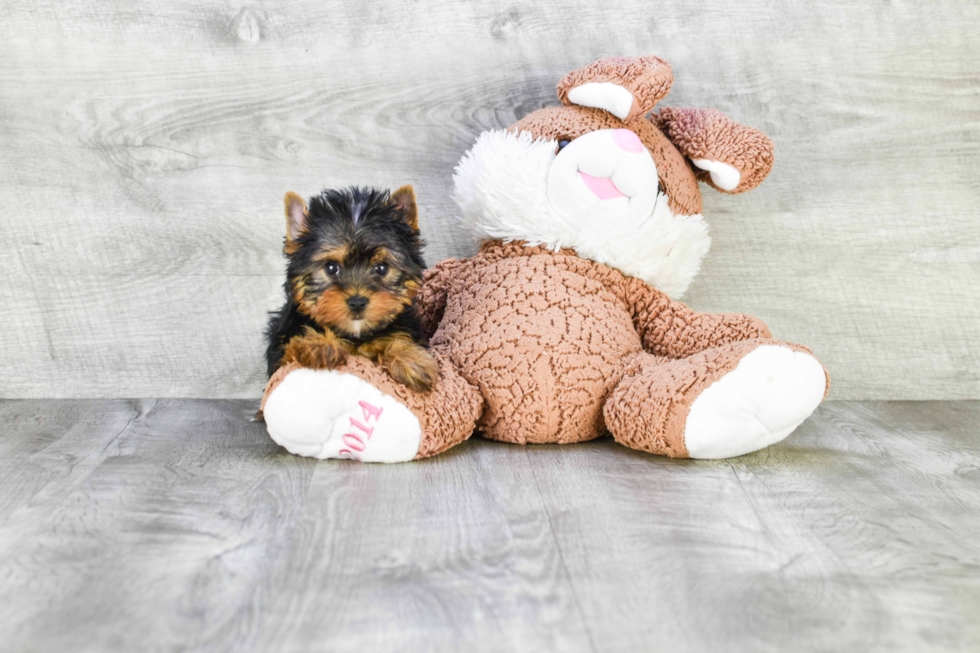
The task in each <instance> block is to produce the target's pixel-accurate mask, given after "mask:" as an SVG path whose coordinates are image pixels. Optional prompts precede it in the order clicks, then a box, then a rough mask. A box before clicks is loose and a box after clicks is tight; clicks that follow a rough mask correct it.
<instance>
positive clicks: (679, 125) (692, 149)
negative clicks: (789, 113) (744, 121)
mask: <svg viewBox="0 0 980 653" xmlns="http://www.w3.org/2000/svg"><path fill="white" fill-rule="evenodd" d="M650 120H651V121H652V122H653V124H654V125H656V126H657V127H658V128H659V129H660V131H662V132H663V133H664V135H665V136H667V138H669V139H670V140H671V141H672V142H673V143H674V145H676V146H677V147H678V149H680V151H681V153H682V154H684V156H686V157H687V158H688V159H690V161H691V163H692V164H693V165H694V167H695V173H696V174H697V176H698V179H699V180H700V181H703V182H705V183H707V184H708V185H709V186H711V187H712V188H714V189H716V190H719V191H721V192H723V193H731V194H733V195H734V194H737V193H744V192H745V191H747V190H752V189H753V188H755V187H756V186H758V185H759V184H761V183H762V180H763V179H765V178H766V175H768V174H769V171H770V170H772V164H773V144H772V140H771V139H770V138H769V137H768V136H766V135H765V134H764V133H762V132H761V131H759V130H758V129H754V128H752V127H747V126H745V125H740V124H738V123H737V122H735V121H734V120H732V119H731V118H729V117H728V116H726V115H725V114H723V113H722V112H721V111H718V110H717V109H672V108H670V107H663V108H661V109H660V113H659V114H656V113H655V114H652V115H651V116H650Z"/></svg>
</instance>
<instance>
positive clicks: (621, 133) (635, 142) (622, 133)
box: [613, 129, 643, 152]
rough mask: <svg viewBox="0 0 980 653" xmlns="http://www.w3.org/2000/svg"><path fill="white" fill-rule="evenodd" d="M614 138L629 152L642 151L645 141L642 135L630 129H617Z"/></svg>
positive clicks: (617, 143)
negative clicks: (641, 138)
mask: <svg viewBox="0 0 980 653" xmlns="http://www.w3.org/2000/svg"><path fill="white" fill-rule="evenodd" d="M613 140H614V141H616V145H618V146H620V147H621V148H623V149H624V150H626V151H627V152H642V151H643V143H641V142H640V137H639V136H637V135H636V134H634V133H633V132H631V131H630V130H628V129H617V130H615V131H614V132H613Z"/></svg>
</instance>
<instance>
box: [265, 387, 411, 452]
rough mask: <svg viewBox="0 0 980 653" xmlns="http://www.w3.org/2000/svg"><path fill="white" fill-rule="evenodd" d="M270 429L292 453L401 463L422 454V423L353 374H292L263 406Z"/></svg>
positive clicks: (402, 406)
mask: <svg viewBox="0 0 980 653" xmlns="http://www.w3.org/2000/svg"><path fill="white" fill-rule="evenodd" d="M263 414H264V415H265V423H266V428H267V429H268V431H269V435H270V436H272V439H273V440H275V441H276V443H277V444H279V445H281V446H282V447H285V448H286V449H287V450H288V451H289V452H290V453H294V454H298V455H300V456H310V457H313V458H320V459H325V458H349V459H352V460H360V461H362V462H366V463H400V462H405V461H407V460H412V459H413V458H415V455H416V454H417V453H418V451H419V441H420V439H421V436H422V429H421V427H420V426H419V420H418V419H417V418H416V417H415V415H414V414H413V413H412V411H410V410H409V409H408V408H406V407H405V406H404V405H403V404H402V403H401V402H399V401H398V400H397V399H395V398H394V397H392V396H390V395H386V394H384V393H382V392H381V391H380V390H378V389H377V388H375V387H374V386H373V385H371V384H370V383H368V382H367V381H364V380H362V379H360V378H358V377H356V376H354V375H352V374H345V373H343V372H335V371H331V370H310V369H300V370H296V371H295V372H290V373H289V375H288V376H287V377H286V378H285V379H283V381H282V383H280V384H279V385H278V386H277V387H276V389H275V390H273V391H272V394H271V395H269V398H268V400H267V401H266V402H265V410H264V411H263Z"/></svg>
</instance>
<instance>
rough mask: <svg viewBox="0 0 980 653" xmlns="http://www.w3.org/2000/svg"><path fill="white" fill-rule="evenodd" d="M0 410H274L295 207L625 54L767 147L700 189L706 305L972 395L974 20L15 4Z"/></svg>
mask: <svg viewBox="0 0 980 653" xmlns="http://www.w3.org/2000/svg"><path fill="white" fill-rule="evenodd" d="M0 11H2V14H3V16H4V18H3V21H0V227H2V229H3V233H4V237H3V239H2V240H0V309H2V310H0V360H2V362H3V365H4V373H3V374H2V375H0V396H7V397H18V396H21V397H30V396H34V397H37V396H62V397H102V396H171V397H173V396H203V397H254V396H257V394H258V393H259V392H260V390H261V386H262V384H263V380H264V379H263V372H262V369H263V368H262V363H261V349H262V346H261V329H262V326H263V321H264V317H265V312H266V311H267V310H269V309H272V308H275V307H276V306H277V305H278V303H279V298H280V290H279V285H280V283H281V276H282V273H283V262H282V259H281V257H280V254H279V250H280V246H281V238H282V229H283V224H282V218H281V198H282V196H283V193H284V192H285V191H286V190H295V191H298V192H301V193H303V194H304V195H310V194H312V193H314V192H316V191H317V190H319V189H320V188H322V187H324V186H339V185H345V184H351V183H358V184H373V185H379V186H392V187H394V186H397V185H401V184H403V183H406V182H410V183H413V184H415V186H416V189H417V190H418V195H419V202H420V208H421V211H422V215H421V224H422V228H423V232H424V234H425V236H426V238H427V239H428V240H429V242H430V247H429V250H428V255H427V258H428V260H429V261H430V262H434V261H437V260H440V259H442V258H445V257H447V256H451V255H456V256H459V255H467V254H469V253H472V252H473V250H474V246H473V244H472V243H471V242H469V240H468V237H467V236H466V235H465V234H464V232H463V230H461V229H459V228H458V227H457V226H456V225H455V223H454V221H453V216H454V215H455V207H454V205H453V203H452V201H451V200H450V197H449V193H450V188H451V173H452V169H453V166H454V165H455V163H456V162H457V161H458V159H459V158H460V156H461V155H462V154H463V152H465V151H466V149H467V148H468V147H469V146H470V144H471V143H472V142H473V140H474V139H475V137H476V136H477V134H479V133H480V132H481V131H483V130H485V129H490V128H499V127H502V126H505V125H508V124H511V123H513V122H514V121H515V120H516V119H518V118H520V117H522V116H523V115H525V114H527V113H528V112H530V111H532V110H534V109H537V108H539V107H541V106H546V105H552V104H555V103H556V102H557V100H556V99H555V90H554V86H555V83H556V82H557V81H558V79H559V78H560V77H561V76H562V75H563V74H564V73H566V72H568V71H569V70H571V69H573V68H576V67H578V66H581V65H583V64H585V63H588V62H590V61H592V60H594V59H596V58H598V57H601V56H608V55H613V54H647V53H655V54H659V55H661V56H664V57H665V58H667V59H668V60H669V61H670V62H671V64H672V65H673V67H674V72H675V78H676V83H675V86H674V90H673V92H672V93H671V95H670V96H669V97H668V100H667V104H671V105H674V106H704V107H715V108H718V109H721V110H722V111H725V112H726V113H728V114H729V115H731V116H732V117H734V118H736V119H740V120H743V121H744V122H746V123H748V124H751V125H753V126H756V127H759V128H761V129H764V130H765V131H767V132H768V133H769V134H770V135H771V136H772V137H773V139H774V140H775V142H776V145H777V157H776V167H775V169H774V170H773V173H772V174H771V176H770V178H769V179H768V180H767V181H766V182H765V184H764V185H763V186H761V187H760V188H759V189H758V190H756V191H754V192H752V193H748V194H745V195H740V196H735V197H729V196H723V195H720V194H716V193H714V192H713V191H711V190H710V189H707V188H705V200H706V201H705V215H706V217H707V219H708V220H709V222H710V224H711V229H712V233H713V236H714V246H713V250H712V252H711V253H710V254H709V256H708V258H707V259H706V263H705V266H704V269H703V272H702V274H701V276H700V277H699V278H698V279H697V280H696V281H695V284H694V286H693V287H692V290H691V291H690V292H689V293H688V296H687V298H686V300H687V301H688V302H689V303H690V304H691V305H693V306H694V307H696V308H698V309H702V310H717V311H721V310H725V311H730V310H735V311H742V312H748V313H753V314H756V315H759V316H760V317H762V318H764V319H765V320H766V321H767V322H768V323H769V324H770V325H771V326H772V328H773V331H774V332H775V333H776V334H777V335H778V336H779V337H781V338H785V339H788V340H792V341H797V342H802V343H805V344H807V345H808V346H810V347H811V348H813V349H814V350H815V351H816V353H817V354H818V355H819V356H820V357H821V359H822V360H823V362H824V363H825V364H826V366H827V368H828V369H829V370H830V372H831V374H832V376H833V377H834V384H833V387H832V390H831V392H832V397H836V398H867V399H894V398H909V399H926V398H978V397H980V284H978V283H976V279H977V278H978V274H980V215H978V213H980V211H978V209H977V207H978V205H980V177H978V176H977V175H976V168H977V164H978V163H980V112H978V107H980V41H978V39H977V38H976V34H977V33H978V30H980V5H978V4H977V3H976V2H972V1H969V0H957V1H952V2H944V3H941V4H935V3H921V2H912V1H911V0H900V1H898V2H888V3H885V2H874V3H858V4H855V3H842V2H831V3H804V2H796V3H772V2H764V1H763V0H747V1H746V2H742V3H739V4H738V5H737V7H736V6H733V5H732V4H731V3H729V2H722V1H721V0H706V1H705V2H697V3H691V2H682V1H681V0H669V1H666V2H659V3H656V5H655V6H651V5H650V3H648V2H641V1H640V0H628V1H626V2H620V3H615V4H612V5H610V4H609V3H595V2H591V1H586V0H576V1H571V2H557V1H555V2H547V3H535V4H531V3H520V4H513V3H509V2H503V1H501V0H489V1H481V2H449V1H447V0H441V1H435V2H429V3H425V4H424V6H423V5H422V4H417V3H402V2H379V3H362V2H356V1H354V0H345V1H340V2H337V1H335V2H322V1H317V2H313V1H312V0H304V1H296V2H289V3H272V2H261V1H260V2H249V3H243V2H238V1H232V2H225V1H220V2H219V1H217V0H194V1H190V0H176V1H169V0H168V1H166V2H164V1H162V0H149V1H148V2H143V3H138V4H133V3H130V2H123V1H122V0H87V1H80V0H70V1H67V2H61V1H59V2H55V1H54V0H30V1H28V0H4V1H3V2H0Z"/></svg>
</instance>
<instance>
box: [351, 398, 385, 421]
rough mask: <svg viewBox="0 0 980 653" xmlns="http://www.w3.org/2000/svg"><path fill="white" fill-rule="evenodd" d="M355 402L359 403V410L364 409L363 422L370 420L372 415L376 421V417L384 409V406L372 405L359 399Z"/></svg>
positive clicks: (379, 415)
mask: <svg viewBox="0 0 980 653" xmlns="http://www.w3.org/2000/svg"><path fill="white" fill-rule="evenodd" d="M357 403H359V404H361V410H362V411H364V421H365V422H370V421H371V418H372V417H373V418H374V421H378V418H379V417H381V411H383V410H384V408H378V407H377V406H372V405H371V404H369V403H368V402H366V401H359V402H357Z"/></svg>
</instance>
